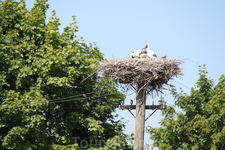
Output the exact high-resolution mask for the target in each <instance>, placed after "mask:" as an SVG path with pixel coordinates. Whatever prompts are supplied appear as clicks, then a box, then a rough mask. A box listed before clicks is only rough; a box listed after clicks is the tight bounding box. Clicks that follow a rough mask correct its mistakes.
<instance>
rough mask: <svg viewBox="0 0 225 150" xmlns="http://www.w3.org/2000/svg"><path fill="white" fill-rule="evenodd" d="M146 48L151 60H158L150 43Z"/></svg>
mask: <svg viewBox="0 0 225 150" xmlns="http://www.w3.org/2000/svg"><path fill="white" fill-rule="evenodd" d="M145 48H146V50H147V53H148V57H149V58H156V57H157V55H156V54H155V53H154V52H153V51H151V50H150V44H149V43H147V44H146V46H145Z"/></svg>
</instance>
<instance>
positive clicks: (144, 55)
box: [138, 48, 147, 58]
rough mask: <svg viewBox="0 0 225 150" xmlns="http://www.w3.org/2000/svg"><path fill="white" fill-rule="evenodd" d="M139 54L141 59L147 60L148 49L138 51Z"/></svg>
mask: <svg viewBox="0 0 225 150" xmlns="http://www.w3.org/2000/svg"><path fill="white" fill-rule="evenodd" d="M138 53H139V55H140V58H146V57H147V51H146V48H142V49H139V50H138Z"/></svg>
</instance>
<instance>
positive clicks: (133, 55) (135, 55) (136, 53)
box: [130, 52, 140, 58]
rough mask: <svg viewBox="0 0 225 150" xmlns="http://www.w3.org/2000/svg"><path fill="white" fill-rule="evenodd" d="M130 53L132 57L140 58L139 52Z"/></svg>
mask: <svg viewBox="0 0 225 150" xmlns="http://www.w3.org/2000/svg"><path fill="white" fill-rule="evenodd" d="M130 55H131V58H140V55H139V53H138V52H132V53H131V54H130Z"/></svg>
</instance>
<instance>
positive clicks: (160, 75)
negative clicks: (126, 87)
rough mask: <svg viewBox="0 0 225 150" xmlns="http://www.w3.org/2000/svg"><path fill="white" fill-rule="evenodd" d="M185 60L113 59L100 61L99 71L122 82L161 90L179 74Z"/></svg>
mask: <svg viewBox="0 0 225 150" xmlns="http://www.w3.org/2000/svg"><path fill="white" fill-rule="evenodd" d="M182 63H183V61H181V60H178V59H165V58H133V59H132V58H126V59H112V60H106V61H102V62H100V63H99V65H98V68H97V71H98V72H99V73H101V74H102V76H103V77H110V78H113V79H118V80H119V82H120V83H124V84H130V85H135V86H137V87H138V88H140V87H142V88H143V87H146V88H147V89H148V91H153V90H156V92H158V91H160V90H161V88H162V87H163V85H164V84H167V82H168V81H169V80H170V79H172V78H173V77H177V76H179V75H183V73H182V72H181V70H182V68H180V67H179V65H180V64H182Z"/></svg>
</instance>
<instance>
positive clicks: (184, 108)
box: [150, 66, 225, 150]
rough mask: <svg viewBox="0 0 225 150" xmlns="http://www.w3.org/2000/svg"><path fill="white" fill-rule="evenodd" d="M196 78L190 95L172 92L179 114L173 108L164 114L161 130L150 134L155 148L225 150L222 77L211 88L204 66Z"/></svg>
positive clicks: (155, 129) (223, 82) (152, 131)
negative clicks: (179, 110)
mask: <svg viewBox="0 0 225 150" xmlns="http://www.w3.org/2000/svg"><path fill="white" fill-rule="evenodd" d="M199 76H200V77H199V79H198V81H197V83H196V87H195V88H192V89H191V91H190V94H185V93H184V92H180V93H178V92H176V90H174V91H173V95H174V97H175V99H176V101H175V105H176V106H178V107H179V108H180V109H181V112H176V111H175V109H174V108H173V107H169V108H167V109H166V110H165V111H164V113H163V115H164V117H165V118H164V119H163V120H162V121H161V122H160V124H161V127H159V128H153V129H152V130H151V137H150V138H151V139H153V140H154V146H156V147H159V148H160V149H162V150H168V149H171V150H174V149H180V150H199V149H208V150H219V149H225V109H224V107H225V76H224V75H221V77H220V78H219V82H218V83H217V84H216V85H214V83H213V81H212V80H211V79H210V78H208V77H207V72H206V71H205V66H204V67H203V68H200V70H199Z"/></svg>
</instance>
